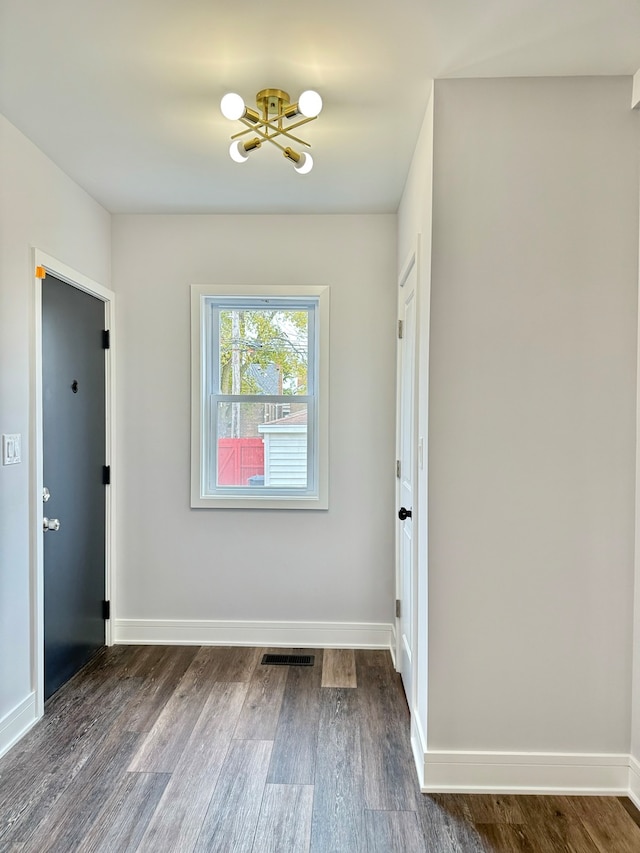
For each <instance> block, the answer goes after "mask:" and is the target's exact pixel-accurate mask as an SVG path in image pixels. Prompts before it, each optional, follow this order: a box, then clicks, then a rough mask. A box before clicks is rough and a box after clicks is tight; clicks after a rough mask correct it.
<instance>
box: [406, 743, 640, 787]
mask: <svg viewBox="0 0 640 853" xmlns="http://www.w3.org/2000/svg"><path fill="white" fill-rule="evenodd" d="M639 769H640V768H639ZM638 781H639V782H640V776H638ZM629 787H630V786H629V756H628V755H617V754H611V755H607V754H591V753H584V754H583V753H555V752H554V753H543V752H518V753H517V752H444V751H443V752H440V751H437V750H434V751H428V752H426V753H425V755H424V777H423V781H422V791H423V793H430V792H438V793H461V794H462V793H505V794H507V793H510V794H551V793H553V794H600V795H616V796H625V795H628V793H629Z"/></svg>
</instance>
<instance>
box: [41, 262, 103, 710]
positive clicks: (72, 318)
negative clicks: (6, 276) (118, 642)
mask: <svg viewBox="0 0 640 853" xmlns="http://www.w3.org/2000/svg"><path fill="white" fill-rule="evenodd" d="M103 329H104V303H103V302H102V301H100V300H99V299H97V298H96V297H94V296H91V295H89V294H88V293H84V292H83V291H81V290H78V289H77V288H75V287H72V286H71V285H69V284H65V283H64V282H62V281H59V280H58V279H56V278H53V277H52V276H51V275H47V276H46V278H45V279H44V281H43V282H42V417H43V484H44V486H45V489H48V491H49V493H50V495H51V497H50V498H49V500H48V501H47V502H46V503H43V516H45V517H46V518H48V519H49V523H50V527H51V528H52V529H50V530H49V531H48V532H44V533H43V536H44V669H45V699H47V698H48V697H49V696H51V694H52V693H54V692H55V691H56V690H57V689H58V687H60V685H61V684H63V683H64V682H65V681H67V679H69V678H70V677H71V676H72V675H73V674H74V673H75V672H77V670H78V669H80V667H82V666H83V665H84V664H85V663H86V662H87V660H89V658H90V657H91V656H92V655H93V654H94V653H95V652H96V651H97V649H99V648H100V647H101V646H103V645H104V620H103V613H102V601H103V599H104V597H105V595H104V590H105V487H104V485H103V465H104V462H105V351H104V349H103V348H102V330H103ZM56 520H57V521H59V523H60V526H59V529H57V530H55V529H53V528H55V527H56Z"/></svg>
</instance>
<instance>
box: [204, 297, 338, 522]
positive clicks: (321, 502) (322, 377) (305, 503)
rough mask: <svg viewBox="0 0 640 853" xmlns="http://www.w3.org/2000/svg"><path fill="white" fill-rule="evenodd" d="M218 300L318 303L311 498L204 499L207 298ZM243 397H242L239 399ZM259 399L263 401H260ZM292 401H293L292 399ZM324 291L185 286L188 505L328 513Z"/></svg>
mask: <svg viewBox="0 0 640 853" xmlns="http://www.w3.org/2000/svg"><path fill="white" fill-rule="evenodd" d="M211 297H213V298H216V297H219V298H221V299H224V298H234V297H238V298H241V299H247V300H250V299H251V298H254V299H259V300H264V299H270V298H274V299H275V298H278V297H280V298H289V299H308V298H314V299H317V301H318V308H317V314H316V324H317V325H316V342H315V346H316V351H315V358H316V360H317V371H316V376H317V389H316V394H315V405H316V407H317V430H316V434H315V437H314V441H315V445H316V446H315V448H313V447H311V448H310V453H313V454H314V460H313V466H314V469H315V474H316V480H317V482H316V484H315V489H314V491H313V493H311V494H310V493H308V492H306V493H304V494H293V493H291V492H290V491H289V492H287V491H283V492H281V493H280V494H277V493H274V492H273V491H270V492H269V493H268V494H264V493H262V494H255V492H254V493H251V494H248V493H244V494H242V493H241V494H239V493H237V492H235V493H234V494H233V495H228V496H227V495H221V494H217V495H214V496H212V495H208V494H206V490H205V480H206V470H205V466H206V465H207V458H208V450H207V447H206V446H205V429H204V427H205V423H206V421H207V417H206V407H207V406H208V405H209V392H208V387H207V385H208V383H207V368H206V343H207V323H208V322H209V320H208V316H207V314H208V311H207V299H208V298H211ZM243 396H244V395H243ZM261 399H264V397H261ZM292 399H295V398H292ZM328 446H329V287H328V286H327V285H277V286H269V285H198V284H192V285H191V506H192V507H193V508H210V509H234V508H235V509H316V510H317V509H328V506H329V500H328V498H329V494H328V491H329V490H328V481H329V477H328V473H329V452H328Z"/></svg>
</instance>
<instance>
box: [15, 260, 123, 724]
mask: <svg viewBox="0 0 640 853" xmlns="http://www.w3.org/2000/svg"><path fill="white" fill-rule="evenodd" d="M38 267H41V268H44V270H45V271H46V272H47V273H50V274H51V275H53V276H55V277H56V278H58V279H60V281H64V282H65V283H66V284H69V285H71V286H72V287H75V288H77V289H78V290H82V291H84V292H85V293H89V294H90V295H91V296H95V297H96V298H97V299H100V300H101V301H102V302H104V305H105V323H106V326H105V328H107V329H109V330H110V333H111V334H110V348H109V349H108V350H106V360H105V364H106V368H105V370H106V373H105V397H106V399H105V404H106V408H105V413H106V423H105V435H106V448H105V465H110V466H111V485H110V486H109V488H108V489H107V491H106V495H105V507H106V509H105V515H106V517H105V594H106V598H107V600H108V601H110V602H111V613H110V616H111V618H110V619H108V620H106V622H105V644H106V645H107V646H110V645H112V644H113V629H112V626H113V623H114V618H115V614H114V610H113V604H114V598H115V500H116V490H115V481H116V477H115V476H114V461H115V447H116V433H115V399H116V395H115V376H116V371H115V349H114V340H115V293H114V292H113V291H112V290H109V289H108V288H106V287H103V286H102V285H101V284H98V283H97V282H95V281H92V280H91V279H90V278H87V276H85V275H82V273H79V272H77V271H76V270H74V269H72V268H71V267H68V266H67V265H66V264H63V263H62V262H61V261H58V260H56V258H52V257H51V256H50V255H47V254H45V253H44V252H42V251H41V250H40V249H34V250H33V271H34V288H33V294H34V296H33V303H32V304H33V312H32V324H31V328H32V347H31V349H32V359H31V371H30V373H31V377H30V379H31V418H30V421H31V427H30V446H31V453H30V457H29V462H30V476H29V479H30V484H31V489H30V502H29V503H30V509H29V519H30V522H29V523H30V539H31V560H30V562H31V682H32V686H33V690H34V692H35V698H36V717H37V718H38V719H39V718H40V717H42V715H43V714H44V543H43V537H42V517H43V510H42V506H43V504H42V488H43V485H44V483H43V461H44V455H43V442H42V435H43V424H42V279H41V278H40V277H39V275H38Z"/></svg>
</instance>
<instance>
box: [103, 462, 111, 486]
mask: <svg viewBox="0 0 640 853" xmlns="http://www.w3.org/2000/svg"><path fill="white" fill-rule="evenodd" d="M102 485H103V486H110V485H111V465H103V466H102Z"/></svg>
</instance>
